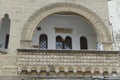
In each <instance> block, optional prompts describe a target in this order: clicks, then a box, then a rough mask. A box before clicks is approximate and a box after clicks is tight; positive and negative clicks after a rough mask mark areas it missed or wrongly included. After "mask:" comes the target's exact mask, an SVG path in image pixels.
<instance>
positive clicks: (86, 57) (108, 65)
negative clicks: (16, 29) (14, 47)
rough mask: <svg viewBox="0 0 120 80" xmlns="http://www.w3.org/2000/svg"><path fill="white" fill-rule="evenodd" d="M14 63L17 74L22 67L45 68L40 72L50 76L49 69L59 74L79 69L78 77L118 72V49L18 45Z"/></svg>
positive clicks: (30, 70)
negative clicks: (81, 49) (21, 47)
mask: <svg viewBox="0 0 120 80" xmlns="http://www.w3.org/2000/svg"><path fill="white" fill-rule="evenodd" d="M17 65H18V72H19V75H21V74H22V72H23V71H25V72H24V73H25V74H27V75H33V73H34V74H36V75H42V74H41V72H46V73H44V75H43V76H45V74H46V76H50V72H51V71H52V72H54V73H55V74H54V75H57V76H59V77H61V76H63V77H66V75H67V76H68V77H69V76H74V75H76V76H77V75H78V73H79V75H78V77H83V76H87V77H89V76H97V77H98V76H102V75H104V76H106V77H107V76H111V74H116V75H118V74H119V73H120V71H119V67H120V52H118V51H80V50H39V49H18V60H17ZM60 72H61V74H60ZM62 72H63V74H64V73H65V74H64V75H62ZM48 73H49V74H48ZM70 73H71V74H70ZM72 73H73V74H72ZM25 74H24V75H25Z"/></svg>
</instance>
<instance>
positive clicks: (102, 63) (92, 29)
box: [0, 0, 120, 77]
mask: <svg viewBox="0 0 120 80" xmlns="http://www.w3.org/2000/svg"><path fill="white" fill-rule="evenodd" d="M0 7H1V8H0V11H1V12H0V18H1V26H0V31H1V32H0V47H1V49H0V53H1V54H0V57H1V58H0V75H1V76H40V77H46V76H47V77H91V76H92V77H111V76H113V77H116V76H117V77H118V76H119V74H120V70H119V67H120V62H119V61H120V54H119V53H120V52H119V51H113V48H112V44H113V43H112V37H111V32H110V31H111V30H110V27H109V24H108V5H107V0H94V1H93V0H34V1H33V0H20V1H16V0H12V1H10V0H5V1H3V0H0Z"/></svg>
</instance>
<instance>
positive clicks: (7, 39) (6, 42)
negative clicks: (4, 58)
mask: <svg viewBox="0 0 120 80" xmlns="http://www.w3.org/2000/svg"><path fill="white" fill-rule="evenodd" d="M8 43H9V34H7V35H6V38H5V49H7V48H8Z"/></svg>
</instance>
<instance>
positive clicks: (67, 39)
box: [64, 36, 72, 49]
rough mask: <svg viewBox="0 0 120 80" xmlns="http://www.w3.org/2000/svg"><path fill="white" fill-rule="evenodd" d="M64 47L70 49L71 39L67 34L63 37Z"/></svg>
mask: <svg viewBox="0 0 120 80" xmlns="http://www.w3.org/2000/svg"><path fill="white" fill-rule="evenodd" d="M64 49H72V39H71V37H69V36H67V37H66V38H65V41H64Z"/></svg>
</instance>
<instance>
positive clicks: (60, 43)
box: [56, 36, 63, 49]
mask: <svg viewBox="0 0 120 80" xmlns="http://www.w3.org/2000/svg"><path fill="white" fill-rule="evenodd" d="M56 49H63V40H62V37H61V36H57V37H56Z"/></svg>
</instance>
